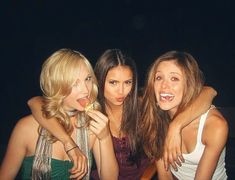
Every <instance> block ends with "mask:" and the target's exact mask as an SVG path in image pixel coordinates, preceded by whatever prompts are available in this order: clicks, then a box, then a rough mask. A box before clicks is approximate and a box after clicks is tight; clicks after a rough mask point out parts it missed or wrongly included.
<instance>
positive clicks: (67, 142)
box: [62, 136, 77, 151]
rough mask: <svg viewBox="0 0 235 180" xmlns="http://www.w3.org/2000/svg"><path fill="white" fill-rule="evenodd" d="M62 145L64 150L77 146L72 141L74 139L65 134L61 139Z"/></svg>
mask: <svg viewBox="0 0 235 180" xmlns="http://www.w3.org/2000/svg"><path fill="white" fill-rule="evenodd" d="M62 143H63V145H64V149H65V151H67V150H68V149H70V148H72V147H75V146H77V144H76V143H75V142H74V140H73V139H72V138H71V137H70V136H67V137H65V138H64V139H63V141H62Z"/></svg>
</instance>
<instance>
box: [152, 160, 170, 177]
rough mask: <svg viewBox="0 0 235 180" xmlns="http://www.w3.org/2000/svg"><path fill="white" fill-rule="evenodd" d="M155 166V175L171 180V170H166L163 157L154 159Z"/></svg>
mask: <svg viewBox="0 0 235 180" xmlns="http://www.w3.org/2000/svg"><path fill="white" fill-rule="evenodd" d="M155 164H156V168H157V177H158V179H159V180H173V176H172V174H171V171H170V170H168V171H166V169H165V167H164V162H163V159H159V160H157V161H156V163H155Z"/></svg>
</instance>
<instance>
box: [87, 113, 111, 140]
mask: <svg viewBox="0 0 235 180" xmlns="http://www.w3.org/2000/svg"><path fill="white" fill-rule="evenodd" d="M87 115H88V116H90V117H91V118H92V119H93V120H92V121H91V122H90V126H89V128H90V130H91V131H92V132H93V133H94V134H95V135H96V137H97V138H98V139H99V140H103V139H105V138H106V137H108V136H109V135H110V130H109V119H108V117H107V116H105V115H104V114H103V113H101V112H100V111H96V110H89V111H88V112H87Z"/></svg>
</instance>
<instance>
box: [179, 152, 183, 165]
mask: <svg viewBox="0 0 235 180" xmlns="http://www.w3.org/2000/svg"><path fill="white" fill-rule="evenodd" d="M179 159H180V161H181V162H183V163H184V157H183V155H182V154H181V155H179Z"/></svg>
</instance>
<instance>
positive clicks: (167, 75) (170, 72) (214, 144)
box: [154, 61, 228, 180]
mask: <svg viewBox="0 0 235 180" xmlns="http://www.w3.org/2000/svg"><path fill="white" fill-rule="evenodd" d="M155 78H156V81H155V87H154V89H155V95H156V100H157V102H158V104H159V106H160V108H161V109H163V110H166V111H168V113H169V115H170V116H171V117H172V116H173V115H174V114H175V112H176V111H177V109H178V106H179V105H180V103H181V101H182V98H183V91H184V88H185V83H184V82H185V79H184V78H185V77H184V75H183V73H182V71H181V70H180V68H179V67H178V66H177V65H176V64H175V62H174V61H164V62H161V63H160V65H159V66H158V68H157V73H156V76H155ZM163 92H164V93H168V94H169V95H173V96H165V97H163V96H162V93H163ZM199 119H200V118H197V119H196V120H194V121H192V122H191V123H189V124H188V125H187V126H185V127H184V128H183V129H182V146H181V148H182V152H183V153H184V154H187V153H191V152H192V151H193V150H194V149H195V145H196V139H197V131H198V125H199ZM173 121H174V120H173ZM227 135H228V125H227V123H226V120H225V119H224V118H223V116H222V115H221V114H220V113H219V112H218V111H217V110H216V109H212V110H210V112H209V114H208V116H207V120H206V121H205V125H204V129H203V134H202V143H203V144H204V145H205V149H204V152H203V155H202V157H201V160H200V162H199V164H198V168H197V171H196V175H195V179H205V180H207V179H211V178H212V176H213V172H214V170H215V168H216V165H217V162H218V159H219V157H220V154H221V152H222V150H223V148H224V146H225V144H226V139H227ZM156 166H157V169H158V178H159V179H173V176H172V175H171V173H170V171H166V170H165V168H164V162H163V160H162V159H160V160H159V161H157V162H156Z"/></svg>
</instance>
